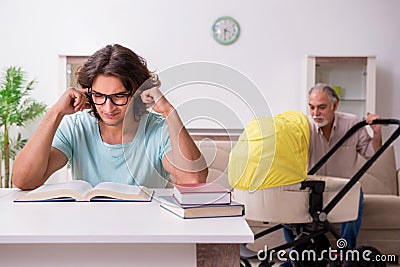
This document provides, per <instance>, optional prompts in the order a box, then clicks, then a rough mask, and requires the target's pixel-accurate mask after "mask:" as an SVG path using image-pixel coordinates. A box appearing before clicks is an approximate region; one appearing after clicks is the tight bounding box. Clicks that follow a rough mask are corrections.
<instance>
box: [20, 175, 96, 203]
mask: <svg viewBox="0 0 400 267" xmlns="http://www.w3.org/2000/svg"><path fill="white" fill-rule="evenodd" d="M91 188H92V186H91V185H90V184H89V183H88V182H86V181H82V180H74V181H69V182H66V183H58V184H44V185H42V186H40V187H38V188H36V189H34V190H32V191H30V192H28V193H26V194H25V195H24V196H23V197H21V198H20V199H18V201H36V200H37V201H40V200H49V199H54V198H62V197H72V198H74V199H75V200H82V196H83V195H84V194H85V192H87V191H89V190H90V189H91Z"/></svg>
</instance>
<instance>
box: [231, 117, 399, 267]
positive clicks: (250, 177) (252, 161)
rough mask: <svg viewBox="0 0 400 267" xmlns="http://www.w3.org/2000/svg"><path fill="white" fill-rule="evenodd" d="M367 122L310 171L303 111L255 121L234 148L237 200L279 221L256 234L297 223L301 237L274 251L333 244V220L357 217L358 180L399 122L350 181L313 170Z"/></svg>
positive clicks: (260, 216)
mask: <svg viewBox="0 0 400 267" xmlns="http://www.w3.org/2000/svg"><path fill="white" fill-rule="evenodd" d="M373 123H374V124H397V125H400V121H398V120H393V119H387V120H376V121H374V122H373ZM365 125H367V123H366V122H365V121H363V122H360V123H358V124H356V125H355V126H353V127H352V128H351V129H350V130H349V132H348V133H346V135H345V136H344V137H343V138H342V139H341V140H340V141H339V142H338V143H337V144H336V145H335V146H334V147H333V148H332V149H331V151H329V152H328V153H327V155H325V156H324V157H323V158H322V159H321V160H320V162H318V163H317V164H316V166H315V167H314V168H312V170H310V172H309V174H307V157H308V149H309V135H310V129H309V125H308V120H307V118H306V116H305V115H304V114H302V113H300V112H297V111H288V112H285V113H282V114H280V115H277V116H275V117H273V118H261V119H253V120H252V121H250V123H249V124H248V125H247V127H246V129H245V131H244V132H243V134H242V135H241V136H240V137H239V140H238V142H237V144H236V145H235V147H234V148H233V149H232V151H231V154H230V158H229V169H228V177H229V183H230V185H231V186H232V187H233V188H234V191H233V196H234V198H235V200H236V201H239V202H242V203H244V204H245V206H246V219H249V220H253V221H260V222H268V223H276V224H277V225H276V226H274V227H272V228H270V229H267V230H265V231H263V232H262V233H258V234H256V235H255V239H257V238H259V237H261V236H263V235H266V234H269V233H271V232H274V231H276V230H278V229H281V228H283V227H290V228H293V227H295V229H296V230H297V233H298V236H299V237H300V238H298V239H296V240H295V241H292V242H289V243H287V244H283V245H281V246H278V247H275V248H271V249H270V251H272V250H274V251H275V252H277V251H280V250H284V249H287V248H292V249H293V248H295V249H301V248H303V249H304V248H307V249H314V250H316V251H317V253H318V251H319V252H320V251H321V250H325V249H329V248H330V243H329V240H328V239H327V238H326V236H325V234H326V233H327V232H330V233H332V234H333V236H334V237H335V238H336V239H337V240H339V239H340V235H339V234H338V233H337V232H336V230H335V229H334V227H333V226H332V224H331V223H336V222H345V221H352V220H355V219H356V218H357V216H358V205H359V198H360V183H359V182H358V180H359V179H360V178H361V176H362V175H363V174H364V173H365V172H366V171H367V169H368V168H369V167H370V166H371V165H372V163H373V162H374V161H375V160H376V159H377V158H378V157H379V156H380V155H381V154H382V153H383V151H384V150H385V149H386V148H387V147H388V146H389V145H390V143H392V142H393V141H394V140H395V139H396V138H397V137H398V136H399V135H400V127H399V128H398V129H397V131H395V132H394V133H393V134H392V136H391V137H390V138H389V139H388V140H387V141H386V142H385V144H384V145H383V146H382V147H381V149H379V150H378V151H377V152H376V154H375V155H374V156H373V157H372V158H371V159H370V160H369V161H367V162H366V163H365V165H364V166H363V167H362V168H361V169H360V170H359V171H358V172H357V173H356V175H354V177H352V178H351V179H350V180H347V179H343V178H335V177H322V176H315V175H313V174H314V173H316V172H317V171H318V169H319V168H320V167H321V166H322V165H323V164H324V163H325V162H326V161H327V160H328V159H329V157H330V156H331V155H332V154H333V153H334V152H335V151H336V150H337V149H338V148H339V147H340V146H341V145H342V144H343V143H344V142H345V141H346V140H347V139H348V138H349V137H350V136H351V135H352V134H354V133H355V132H356V131H357V130H358V129H360V128H361V127H364V126H365ZM243 254H247V255H246V256H248V257H251V254H249V251H246V249H245V247H244V246H242V247H241V256H243ZM249 255H250V256H249ZM253 256H255V255H253ZM264 258H265V259H266V261H263V262H262V263H261V264H260V266H272V264H271V263H270V262H269V261H268V259H270V257H269V256H265V257H264ZM328 261H329V259H326V258H324V259H322V261H319V262H301V261H299V262H297V263H296V265H297V266H326V264H327V263H328Z"/></svg>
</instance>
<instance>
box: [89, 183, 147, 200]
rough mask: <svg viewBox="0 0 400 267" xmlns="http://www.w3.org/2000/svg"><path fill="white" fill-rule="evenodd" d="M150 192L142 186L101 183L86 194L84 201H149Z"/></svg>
mask: <svg viewBox="0 0 400 267" xmlns="http://www.w3.org/2000/svg"><path fill="white" fill-rule="evenodd" d="M152 192H153V191H152V190H147V188H145V187H144V186H135V185H127V184H119V183H114V182H103V183H100V184H98V185H96V186H95V187H94V188H93V189H92V190H90V191H89V192H87V194H86V195H85V199H86V200H88V201H90V200H91V199H92V200H93V201H95V200H96V201H100V200H104V201H106V200H107V199H105V198H111V199H116V200H125V201H150V200H151V198H152ZM94 198H96V199H94Z"/></svg>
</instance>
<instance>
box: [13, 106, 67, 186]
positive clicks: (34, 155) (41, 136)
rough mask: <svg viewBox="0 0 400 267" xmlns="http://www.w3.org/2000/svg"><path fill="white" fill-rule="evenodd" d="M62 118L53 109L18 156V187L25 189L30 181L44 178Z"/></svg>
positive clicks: (15, 175) (14, 174) (16, 179)
mask: <svg viewBox="0 0 400 267" xmlns="http://www.w3.org/2000/svg"><path fill="white" fill-rule="evenodd" d="M62 117H63V116H62V115H61V113H60V112H58V110H57V108H54V107H53V108H51V109H50V110H49V111H48V112H47V113H46V115H45V117H44V119H43V121H42V122H41V124H40V125H39V127H38V129H37V130H36V131H35V133H34V134H33V136H32V137H31V138H30V139H29V141H28V142H27V143H26V145H25V147H24V148H23V149H22V150H21V152H20V153H19V154H18V156H17V158H16V159H15V161H14V164H13V182H14V184H15V185H16V186H17V187H21V186H22V187H23V185H24V184H26V182H27V180H28V179H29V180H31V181H32V180H40V179H42V178H43V176H44V174H45V173H46V170H47V167H48V162H49V155H50V150H51V144H52V141H53V138H54V134H55V132H56V130H57V128H58V125H59V124H60V122H61V120H62ZM40 182H41V181H40ZM40 182H39V183H40Z"/></svg>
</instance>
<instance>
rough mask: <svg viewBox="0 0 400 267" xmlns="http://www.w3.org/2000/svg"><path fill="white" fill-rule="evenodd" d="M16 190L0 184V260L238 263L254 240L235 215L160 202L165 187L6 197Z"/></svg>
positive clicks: (106, 263) (59, 263)
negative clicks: (110, 194)
mask: <svg viewBox="0 0 400 267" xmlns="http://www.w3.org/2000/svg"><path fill="white" fill-rule="evenodd" d="M22 194H25V192H22V191H19V190H15V189H14V190H13V189H0V265H1V266H41V267H44V266H52V267H53V266H74V267H75V266H185V267H187V266H196V265H197V266H208V264H210V263H211V265H210V266H212V265H213V262H218V264H217V265H218V266H234V265H236V266H238V264H236V263H238V262H239V244H240V243H252V242H253V241H254V240H253V233H252V232H251V230H250V228H249V226H248V225H247V223H246V221H245V219H244V218H243V217H226V218H207V219H189V220H184V219H181V218H179V217H178V216H176V215H174V214H171V213H170V212H168V211H166V210H164V209H162V208H160V206H159V202H158V200H157V196H158V195H168V194H171V191H170V190H168V189H161V190H157V191H156V195H155V197H154V199H153V201H152V202H149V203H129V202H118V203H116V202H96V203H85V202H37V203H15V202H13V200H14V199H16V198H18V197H20V196H21V195H22ZM207 254H208V255H207ZM224 260H226V262H227V263H226V265H225V264H224V263H223V261H224ZM207 261H208V262H207ZM232 264H233V265H232Z"/></svg>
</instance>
